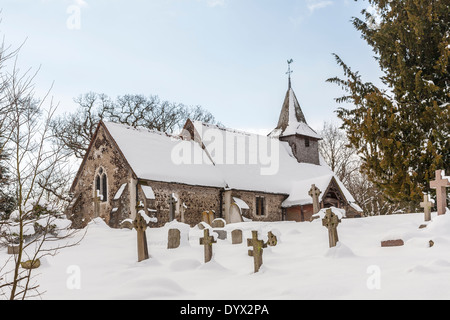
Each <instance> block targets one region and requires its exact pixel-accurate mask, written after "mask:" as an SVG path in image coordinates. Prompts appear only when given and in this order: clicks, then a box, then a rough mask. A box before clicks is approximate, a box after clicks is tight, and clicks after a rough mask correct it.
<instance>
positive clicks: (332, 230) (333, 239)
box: [322, 209, 341, 248]
mask: <svg viewBox="0 0 450 320" xmlns="http://www.w3.org/2000/svg"><path fill="white" fill-rule="evenodd" d="M340 222H341V220H340V219H339V218H338V216H337V215H335V214H334V213H333V211H332V210H331V209H327V211H326V214H325V217H324V218H323V219H322V225H323V226H324V227H326V228H327V229H328V241H329V244H330V248H332V247H335V246H336V243H337V242H338V241H339V237H338V234H337V226H338V224H339V223H340Z"/></svg>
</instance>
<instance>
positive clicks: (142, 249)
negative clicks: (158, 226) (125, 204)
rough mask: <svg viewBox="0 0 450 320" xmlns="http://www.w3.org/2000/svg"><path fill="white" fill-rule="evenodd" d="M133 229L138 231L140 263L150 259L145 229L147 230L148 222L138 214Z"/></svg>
mask: <svg viewBox="0 0 450 320" xmlns="http://www.w3.org/2000/svg"><path fill="white" fill-rule="evenodd" d="M133 228H135V229H136V231H137V249H138V262H141V261H142V260H146V259H148V258H149V255H148V247H147V237H146V235H145V229H147V222H146V221H145V219H144V218H143V217H142V216H141V214H140V213H139V212H138V213H137V215H136V219H135V220H134V221H133Z"/></svg>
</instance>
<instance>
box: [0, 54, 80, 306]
mask: <svg viewBox="0 0 450 320" xmlns="http://www.w3.org/2000/svg"><path fill="white" fill-rule="evenodd" d="M13 52H14V54H13V56H11V55H9V58H12V57H14V60H13V65H12V67H11V71H10V72H8V71H7V70H6V66H5V65H2V64H0V67H2V68H0V71H1V72H0V79H1V84H0V88H1V92H0V95H1V97H0V103H1V105H0V107H1V108H3V110H4V111H7V112H5V113H2V118H1V137H2V139H3V140H2V145H1V148H2V149H1V150H2V151H5V150H7V152H8V157H6V159H3V161H4V162H5V163H6V166H5V168H6V169H7V174H8V176H9V183H10V184H11V186H12V188H13V189H14V192H15V197H16V203H17V205H16V208H15V211H14V212H13V213H12V214H11V216H10V217H8V219H4V220H1V221H0V245H1V246H10V247H11V248H12V249H13V251H14V254H13V255H12V256H10V257H9V258H8V259H6V261H4V262H2V263H0V295H2V296H4V297H6V298H9V299H11V300H13V299H25V298H27V297H31V296H34V295H39V294H40V292H39V291H38V287H39V285H38V284H37V282H36V280H35V278H34V276H33V275H34V273H33V270H34V269H33V268H35V267H37V266H38V264H39V261H40V259H42V258H43V257H45V256H46V255H54V254H56V253H57V252H58V251H59V250H60V249H62V248H66V247H68V246H72V245H75V244H76V243H78V242H74V243H70V242H69V238H71V237H72V236H73V233H74V232H75V231H74V230H73V231H72V230H70V229H68V227H69V224H67V223H65V222H64V221H67V220H65V219H61V218H62V216H61V215H60V214H59V212H62V210H56V209H55V208H56V206H58V205H59V206H63V205H64V204H65V202H58V199H57V198H55V197H54V196H50V197H49V192H48V190H49V189H50V186H51V185H50V184H51V182H54V181H55V177H58V176H59V177H60V176H62V174H61V173H62V172H63V171H64V170H65V169H66V167H67V164H68V162H67V161H66V159H67V154H66V153H65V152H63V148H62V146H61V145H60V144H57V143H56V144H55V139H54V136H53V135H52V131H51V130H50V123H51V121H52V117H53V115H54V112H55V110H56V106H55V105H54V104H53V102H52V101H48V100H49V98H48V96H49V92H50V90H49V92H48V93H47V95H46V96H45V97H44V98H43V99H38V98H36V97H35V95H34V92H35V90H34V88H35V87H34V79H35V76H36V74H37V72H38V71H39V70H37V71H36V72H34V73H32V72H31V70H30V69H29V70H27V71H25V72H21V71H20V70H19V68H18V66H17V61H18V58H17V52H18V51H13ZM2 56H3V53H1V54H0V57H2ZM0 61H1V60H0ZM3 61H4V60H3ZM47 103H48V106H47V107H45V105H46V104H47ZM44 201H45V202H46V205H45V206H43V205H42V203H43V202H44ZM49 207H51V208H52V209H51V210H49V209H48V208H49ZM42 208H45V210H43V209H42ZM64 239H66V240H67V241H68V242H64Z"/></svg>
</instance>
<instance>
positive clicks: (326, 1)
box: [307, 0, 333, 12]
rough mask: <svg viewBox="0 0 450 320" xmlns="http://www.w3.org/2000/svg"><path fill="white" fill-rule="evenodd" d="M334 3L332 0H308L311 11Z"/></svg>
mask: <svg viewBox="0 0 450 320" xmlns="http://www.w3.org/2000/svg"><path fill="white" fill-rule="evenodd" d="M332 4H333V1H331V0H307V7H308V9H309V11H310V12H314V11H315V10H318V9H323V8H325V7H328V6H330V5H332Z"/></svg>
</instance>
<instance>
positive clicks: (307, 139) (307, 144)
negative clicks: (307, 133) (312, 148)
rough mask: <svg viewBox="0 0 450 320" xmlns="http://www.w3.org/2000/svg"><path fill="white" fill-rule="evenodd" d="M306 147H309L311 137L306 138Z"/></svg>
mask: <svg viewBox="0 0 450 320" xmlns="http://www.w3.org/2000/svg"><path fill="white" fill-rule="evenodd" d="M305 147H307V148H308V147H309V138H305Z"/></svg>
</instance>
